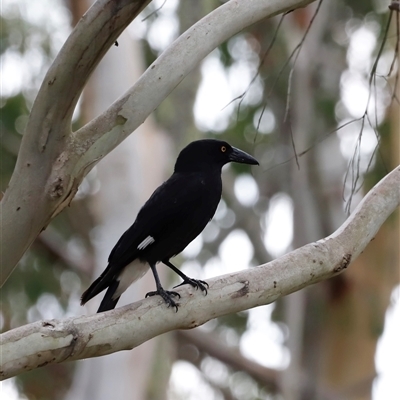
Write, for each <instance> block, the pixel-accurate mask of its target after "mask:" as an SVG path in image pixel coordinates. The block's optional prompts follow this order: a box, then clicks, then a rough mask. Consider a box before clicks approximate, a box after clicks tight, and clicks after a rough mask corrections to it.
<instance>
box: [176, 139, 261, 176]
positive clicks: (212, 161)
mask: <svg viewBox="0 0 400 400" xmlns="http://www.w3.org/2000/svg"><path fill="white" fill-rule="evenodd" d="M229 162H237V163H241V164H250V165H259V164H258V161H257V160H256V159H255V158H254V157H252V156H251V155H249V154H247V153H245V152H244V151H242V150H239V149H237V148H235V147H232V146H231V145H230V144H229V143H227V142H224V141H222V140H215V139H203V140H196V141H194V142H192V143H190V144H188V145H187V146H186V147H185V148H184V149H183V150H182V151H181V152H180V154H179V156H178V159H177V160H176V164H175V172H192V171H203V170H205V169H210V168H211V169H221V168H222V167H223V166H224V165H225V164H227V163H229Z"/></svg>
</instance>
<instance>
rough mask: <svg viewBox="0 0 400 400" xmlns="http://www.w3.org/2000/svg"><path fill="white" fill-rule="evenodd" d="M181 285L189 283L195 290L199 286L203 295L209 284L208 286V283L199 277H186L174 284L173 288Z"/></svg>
mask: <svg viewBox="0 0 400 400" xmlns="http://www.w3.org/2000/svg"><path fill="white" fill-rule="evenodd" d="M182 285H191V286H193V287H194V288H196V290H197V289H199V288H200V290H201V291H202V292H205V295H206V296H207V293H208V291H207V289H208V287H209V286H208V283H207V282H205V281H201V280H200V279H192V278H187V279H185V280H184V281H183V282H182V283H180V284H179V285H176V286H174V288H176V287H179V286H182Z"/></svg>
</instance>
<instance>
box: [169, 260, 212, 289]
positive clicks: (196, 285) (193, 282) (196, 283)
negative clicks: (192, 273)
mask: <svg viewBox="0 0 400 400" xmlns="http://www.w3.org/2000/svg"><path fill="white" fill-rule="evenodd" d="M162 262H163V264H165V265H166V266H167V267H169V268H171V269H172V271H174V272H176V273H177V274H178V275H179V276H180V277H181V278H182V279H183V282H182V283H180V284H179V285H176V286H174V288H176V287H178V286H182V285H191V286H193V287H194V288H196V289H198V288H200V290H201V291H202V292H205V294H206V295H207V288H208V283H207V282H205V281H201V280H199V279H193V278H189V277H188V276H187V275H185V274H184V273H183V272H182V271H180V270H179V269H178V268H176V267H175V265H173V264H172V263H171V262H170V261H169V260H163V261H162Z"/></svg>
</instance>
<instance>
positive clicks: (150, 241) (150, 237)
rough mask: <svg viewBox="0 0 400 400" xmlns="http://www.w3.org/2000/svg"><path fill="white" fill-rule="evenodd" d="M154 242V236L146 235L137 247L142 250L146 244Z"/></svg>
mask: <svg viewBox="0 0 400 400" xmlns="http://www.w3.org/2000/svg"><path fill="white" fill-rule="evenodd" d="M154 242H155V240H154V238H153V237H152V236H147V238H146V239H144V240H143V242H141V243H139V245H138V247H137V248H138V250H143V249H145V248H146V247H147V246H150V245H151V244H152V243H154Z"/></svg>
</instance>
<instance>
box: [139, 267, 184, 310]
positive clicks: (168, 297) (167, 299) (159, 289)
mask: <svg viewBox="0 0 400 400" xmlns="http://www.w3.org/2000/svg"><path fill="white" fill-rule="evenodd" d="M150 268H151V270H152V271H153V275H154V279H155V281H156V287H157V290H156V291H155V292H149V293H147V294H146V297H150V296H155V295H156V294H158V295H159V296H161V297H162V298H163V300H164V301H165V302H166V303H167V305H168V307H175V309H176V311H178V304H177V303H175V301H174V300H173V299H172V297H171V296H178V297H181V295H180V294H179V293H177V292H170V291H168V290H164V288H163V287H162V286H161V282H160V278H159V276H158V273H157V269H156V265H155V264H150Z"/></svg>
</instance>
